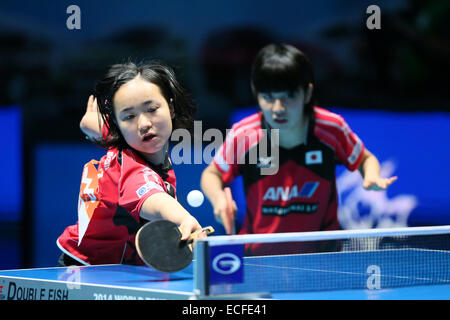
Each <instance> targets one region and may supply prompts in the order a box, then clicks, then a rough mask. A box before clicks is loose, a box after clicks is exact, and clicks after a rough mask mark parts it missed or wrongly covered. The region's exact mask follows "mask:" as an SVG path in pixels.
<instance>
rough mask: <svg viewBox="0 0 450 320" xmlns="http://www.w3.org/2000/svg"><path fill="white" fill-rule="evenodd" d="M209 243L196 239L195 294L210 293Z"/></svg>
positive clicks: (203, 294)
mask: <svg viewBox="0 0 450 320" xmlns="http://www.w3.org/2000/svg"><path fill="white" fill-rule="evenodd" d="M208 262H209V244H208V241H205V240H202V239H199V240H196V243H195V247H194V294H195V295H196V296H207V295H209V263H208Z"/></svg>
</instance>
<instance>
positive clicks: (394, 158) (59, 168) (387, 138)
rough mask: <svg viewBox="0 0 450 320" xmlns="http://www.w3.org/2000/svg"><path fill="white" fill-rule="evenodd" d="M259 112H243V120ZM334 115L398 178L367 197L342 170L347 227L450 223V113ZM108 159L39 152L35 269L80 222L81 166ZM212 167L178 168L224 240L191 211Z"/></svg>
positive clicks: (95, 152)
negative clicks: (69, 228)
mask: <svg viewBox="0 0 450 320" xmlns="http://www.w3.org/2000/svg"><path fill="white" fill-rule="evenodd" d="M253 110H255V109H253V108H251V109H249V110H244V111H245V112H243V113H241V114H239V115H236V117H237V118H239V117H242V116H244V115H245V114H248V112H251V111H253ZM330 110H332V111H335V112H338V113H340V114H341V115H342V116H343V117H344V119H345V120H346V121H347V122H348V124H349V125H350V127H351V128H352V129H353V130H354V131H355V132H356V133H357V134H358V135H359V136H360V137H361V139H362V140H363V141H364V143H365V144H366V146H367V147H368V149H369V150H371V151H372V152H373V153H374V154H376V155H377V157H378V158H379V160H380V162H381V165H382V174H383V175H386V176H390V175H397V176H398V177H399V180H398V181H396V182H395V183H394V184H393V185H392V186H391V187H390V188H389V189H388V190H387V191H386V192H373V191H372V192H368V191H364V190H363V189H362V188H361V178H360V176H359V173H358V172H353V173H350V172H348V171H347V170H346V169H344V168H343V167H339V168H338V170H337V178H338V188H339V191H340V192H339V193H340V211H339V215H340V220H341V224H342V226H343V227H344V228H349V229H350V228H373V227H389V226H406V225H409V226H413V225H438V224H450V200H449V195H450V186H449V184H448V181H449V179H450V170H449V169H448V166H447V165H446V161H445V160H446V159H448V158H449V156H450V151H449V149H448V148H447V147H446V146H445V142H446V141H449V140H450V130H448V128H450V116H449V115H447V114H443V113H394V112H384V111H383V112H378V111H355V110H346V109H339V108H330ZM237 118H234V119H233V121H234V120H235V119H237ZM103 153H104V151H103V150H102V149H100V148H98V147H96V146H94V145H91V144H89V143H85V144H79V145H62V144H41V145H38V146H37V147H36V148H35V154H34V158H35V168H34V169H35V176H34V179H33V180H34V192H35V197H34V199H35V201H34V203H33V215H32V216H33V219H34V221H33V231H34V238H33V252H34V259H33V261H34V262H33V264H34V265H35V266H36V267H41V266H53V265H54V264H55V263H56V259H57V256H58V254H59V252H58V249H57V247H56V245H55V240H56V238H57V237H58V236H59V234H60V233H61V232H62V231H63V230H64V228H65V227H66V226H67V225H69V224H74V223H75V222H76V219H77V197H78V191H79V183H80V179H81V170H82V167H83V165H84V163H85V162H87V161H89V160H90V159H92V158H97V159H98V158H100V157H101V156H102V154H103ZM205 167H206V164H197V165H195V164H190V165H176V166H175V170H176V173H177V177H178V186H177V191H178V199H179V201H180V202H181V203H182V204H183V205H184V206H185V207H186V208H187V209H188V210H190V211H191V212H192V214H194V215H195V216H197V217H198V219H199V220H200V223H201V224H203V225H211V224H212V225H213V226H215V227H216V229H217V233H219V234H220V233H223V228H222V227H221V226H218V225H217V224H216V223H215V221H214V219H213V215H212V208H211V205H210V204H209V202H208V201H205V202H204V203H203V205H202V206H200V207H198V208H191V207H189V205H188V204H187V202H186V195H187V193H188V192H189V191H190V190H192V189H199V179H200V174H201V172H202V170H203V169H204V168H205ZM241 188H242V187H241V185H240V184H239V182H237V183H234V184H233V192H234V197H235V200H236V201H237V202H238V206H239V219H240V220H242V216H243V213H244V210H245V201H244V199H243V197H242V196H240V195H241V194H242V189H241Z"/></svg>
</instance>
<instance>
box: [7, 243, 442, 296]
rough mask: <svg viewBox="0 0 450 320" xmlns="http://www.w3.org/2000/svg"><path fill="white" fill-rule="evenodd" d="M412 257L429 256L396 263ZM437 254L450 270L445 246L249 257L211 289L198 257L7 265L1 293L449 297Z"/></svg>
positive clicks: (13, 294) (54, 294) (52, 294)
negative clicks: (160, 262) (169, 265)
mask: <svg viewBox="0 0 450 320" xmlns="http://www.w3.org/2000/svg"><path fill="white" fill-rule="evenodd" d="M386 255H388V258H387V259H386ZM410 258H413V259H415V261H422V263H421V264H419V265H415V266H414V267H413V268H403V267H401V268H400V269H402V270H401V271H399V270H397V269H398V268H399V267H400V266H404V264H407V263H408V259H410ZM417 258H418V259H417ZM436 258H438V261H439V264H440V265H439V268H442V270H443V271H441V272H440V275H438V276H437V277H440V276H442V273H444V274H448V273H449V272H448V270H449V269H450V252H449V251H440V250H417V249H406V250H387V251H379V252H378V251H376V252H375V253H374V252H371V251H369V252H335V253H321V254H299V255H285V256H281V255H280V256H261V257H245V258H243V259H244V260H243V261H244V263H243V265H244V270H245V274H244V279H243V281H242V283H237V284H232V285H231V284H219V285H217V286H211V290H210V295H208V296H205V295H204V294H200V293H199V292H198V290H197V289H196V281H195V279H194V278H195V274H196V273H195V270H194V269H195V267H194V263H193V264H191V265H190V266H189V267H187V268H186V269H184V270H182V271H180V272H176V273H172V274H168V273H162V272H159V271H156V270H154V269H152V268H149V267H145V266H129V265H98V266H73V267H58V268H39V269H22V270H5V271H0V299H2V300H9V299H19V300H59V299H61V300H148V299H152V300H153V299H176V300H184V299H233V300H236V299H278V300H302V299H305V300H312V299H313V300H336V299H339V300H347V299H350V300H354V299H355V300H366V299H379V300H391V299H395V300H402V299H406V300H408V299H413V300H416V299H421V300H422V299H432V300H443V299H444V300H447V299H449V298H450V281H449V279H448V278H446V279H436V278H432V277H431V276H430V275H429V274H427V273H428V271H427V268H430V263H429V261H431V260H436ZM280 260H282V261H283V263H279V261H280ZM436 261H437V260H436ZM194 262H195V261H194ZM392 262H394V263H392ZM373 266H377V268H378V269H379V270H381V273H380V274H381V275H377V276H380V278H375V280H378V282H377V281H375V283H378V286H377V287H376V288H370V287H368V286H367V282H368V280H369V279H370V277H371V272H370V270H371V268H372V267H373ZM435 267H436V266H434V268H435ZM411 279H412V280H411ZM372 280H373V279H372ZM388 282H389V283H390V285H387V283H388ZM230 288H232V290H231V289H230ZM215 293H216V294H215Z"/></svg>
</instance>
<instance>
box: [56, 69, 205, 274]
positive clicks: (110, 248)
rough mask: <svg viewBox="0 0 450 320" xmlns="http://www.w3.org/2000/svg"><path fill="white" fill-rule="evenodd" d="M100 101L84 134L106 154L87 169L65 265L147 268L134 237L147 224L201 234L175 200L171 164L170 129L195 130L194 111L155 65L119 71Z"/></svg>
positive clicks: (98, 92) (111, 74) (66, 241)
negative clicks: (155, 222)
mask: <svg viewBox="0 0 450 320" xmlns="http://www.w3.org/2000/svg"><path fill="white" fill-rule="evenodd" d="M95 97H96V99H94V97H90V98H89V102H88V108H87V111H86V114H85V117H84V118H83V120H82V122H81V128H82V130H83V131H84V132H85V133H87V134H88V136H90V137H91V138H94V139H93V140H96V141H97V142H98V143H99V144H100V145H102V146H103V147H105V148H107V149H108V152H107V154H106V155H105V156H103V157H102V158H101V159H100V161H95V160H92V161H90V162H89V163H87V164H86V165H85V166H84V169H83V174H82V179H81V186H80V194H79V201H78V222H77V224H76V225H72V226H69V227H67V228H66V229H65V230H64V232H63V233H62V234H61V236H60V237H59V238H58V240H57V244H58V246H59V248H60V249H61V250H62V251H63V254H62V255H61V257H60V260H59V265H61V266H64V265H73V264H82V265H83V264H84V265H88V264H113V263H114V264H115V263H123V264H143V263H142V260H140V258H139V256H138V254H137V252H136V248H135V235H136V232H137V231H138V230H139V228H140V227H141V226H142V225H143V224H144V223H145V222H147V221H149V220H156V219H166V220H170V221H172V222H174V223H176V224H177V225H179V228H180V230H181V233H182V239H183V240H186V239H188V237H189V236H190V235H191V232H194V231H196V230H200V229H201V226H200V224H199V223H198V221H197V220H196V219H195V218H194V217H193V216H191V215H190V214H189V212H187V211H186V210H185V209H184V208H183V207H182V206H181V205H180V204H179V203H178V201H177V200H176V197H175V183H176V179H175V175H174V172H173V170H172V166H171V162H170V159H169V157H168V141H169V138H170V135H171V133H172V130H173V129H176V128H190V127H191V126H192V123H193V116H194V112H195V105H194V103H193V101H192V99H191V98H190V95H189V94H188V93H187V92H186V91H185V90H184V89H183V88H182V87H181V85H180V84H179V83H178V81H177V80H176V78H175V75H174V74H173V72H172V70H171V69H170V68H169V67H167V66H165V65H163V64H160V63H156V62H150V63H148V64H140V65H136V64H134V63H131V62H129V63H124V64H117V65H113V66H112V67H111V68H110V69H109V70H108V72H107V73H106V74H105V76H104V77H103V79H101V80H100V81H99V82H98V84H97V85H96V88H95ZM97 104H98V105H97ZM97 109H98V112H99V113H100V114H101V116H102V119H101V121H100V122H99V121H98V113H97ZM102 128H103V129H102ZM101 132H103V139H99V138H101Z"/></svg>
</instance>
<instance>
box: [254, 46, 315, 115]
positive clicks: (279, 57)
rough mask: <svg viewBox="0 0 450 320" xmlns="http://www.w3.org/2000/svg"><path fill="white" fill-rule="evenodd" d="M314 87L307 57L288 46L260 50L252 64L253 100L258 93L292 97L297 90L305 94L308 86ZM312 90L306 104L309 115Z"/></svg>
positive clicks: (311, 106)
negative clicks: (302, 90) (303, 91)
mask: <svg viewBox="0 0 450 320" xmlns="http://www.w3.org/2000/svg"><path fill="white" fill-rule="evenodd" d="M310 83H311V84H313V86H314V84H315V83H314V74H313V70H312V65H311V63H310V61H309V59H308V57H307V56H306V55H305V54H304V53H303V52H302V51H300V50H299V49H297V48H295V47H294V46H292V45H288V44H270V45H267V46H265V47H264V48H262V49H261V50H260V51H259V53H258V54H257V56H256V58H255V60H254V61H253V65H252V71H251V87H252V91H253V94H254V95H255V97H256V96H257V95H258V93H271V92H282V91H288V92H289V93H290V94H294V93H295V92H296V91H298V90H299V89H300V88H303V89H304V90H305V92H306V90H307V88H308V85H309V84H310ZM314 100H315V99H314V89H313V92H312V96H311V99H310V101H309V102H308V103H307V104H305V113H306V114H312V111H313V107H314Z"/></svg>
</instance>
